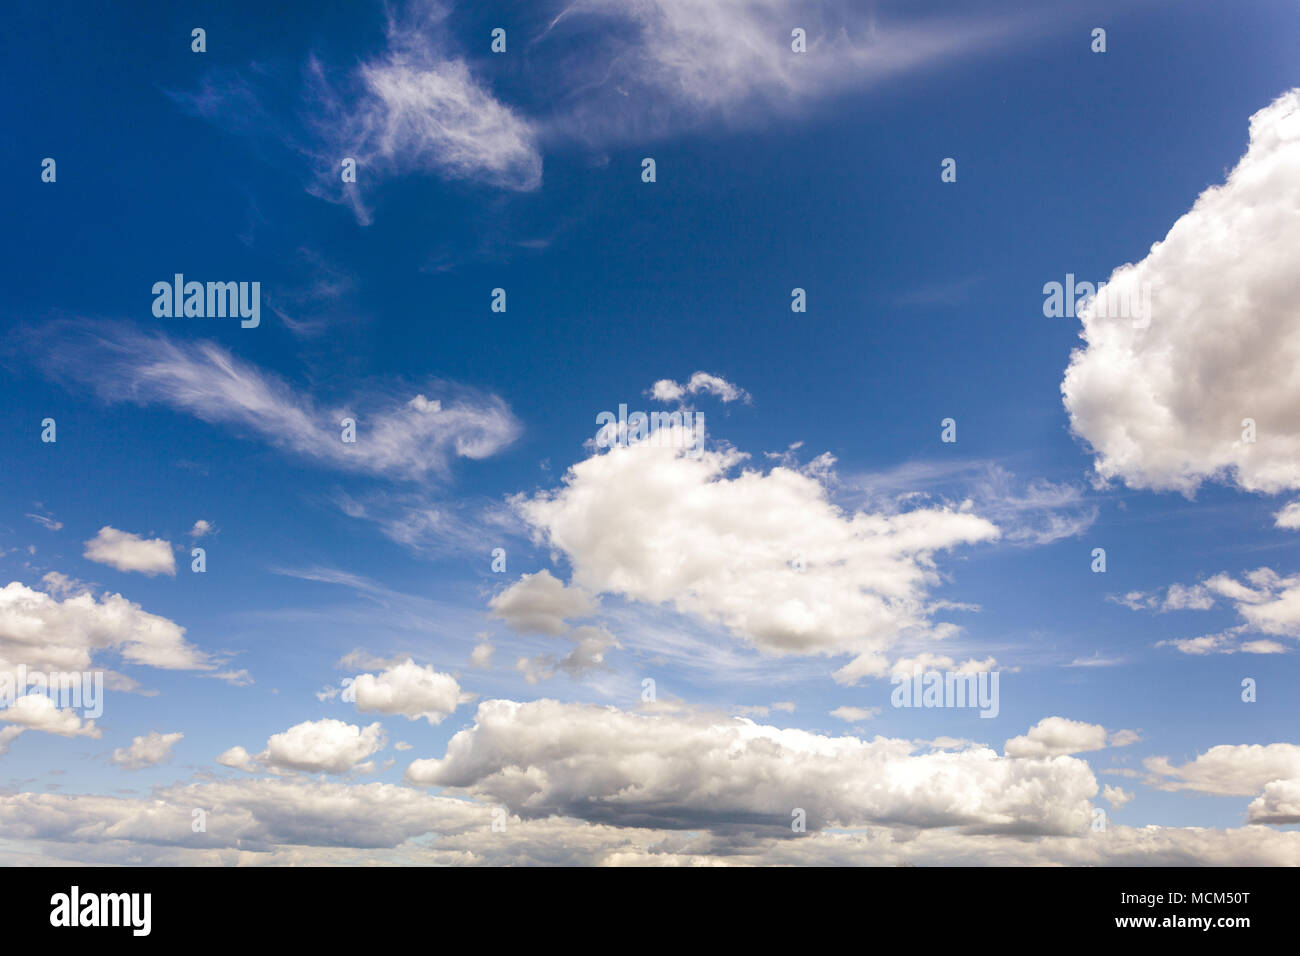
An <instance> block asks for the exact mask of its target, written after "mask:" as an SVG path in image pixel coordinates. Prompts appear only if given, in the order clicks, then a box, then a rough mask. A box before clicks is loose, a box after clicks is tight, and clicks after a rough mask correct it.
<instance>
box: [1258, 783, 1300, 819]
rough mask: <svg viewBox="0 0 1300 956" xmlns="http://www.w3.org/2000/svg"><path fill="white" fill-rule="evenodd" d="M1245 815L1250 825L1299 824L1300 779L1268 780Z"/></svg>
mask: <svg viewBox="0 0 1300 956" xmlns="http://www.w3.org/2000/svg"><path fill="white" fill-rule="evenodd" d="M1246 814H1247V819H1248V820H1250V822H1251V823H1273V824H1279V825H1281V824H1287V823H1300V779H1290V780H1270V781H1269V782H1268V783H1266V784H1264V792H1263V793H1261V794H1260V795H1259V796H1258V797H1256V798H1255V799H1254V800H1252V801H1251V802H1250V806H1249V807H1248V808H1247V811H1246Z"/></svg>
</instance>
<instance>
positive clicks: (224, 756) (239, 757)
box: [217, 747, 259, 773]
mask: <svg viewBox="0 0 1300 956" xmlns="http://www.w3.org/2000/svg"><path fill="white" fill-rule="evenodd" d="M217 763H219V764H221V765H222V766H223V767H232V768H234V769H235V770H243V771H246V772H247V773H256V772H257V770H258V769H259V768H258V766H257V761H256V760H254V759H253V757H252V755H251V754H250V753H249V752H248V751H247V750H245V749H244V748H243V747H231V748H230V749H229V750H223V751H222V752H221V754H220V755H219V756H218V757H217Z"/></svg>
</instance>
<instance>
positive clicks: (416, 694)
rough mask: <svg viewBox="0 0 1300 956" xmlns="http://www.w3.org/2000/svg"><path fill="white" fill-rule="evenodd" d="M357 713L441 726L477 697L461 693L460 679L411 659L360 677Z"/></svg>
mask: <svg viewBox="0 0 1300 956" xmlns="http://www.w3.org/2000/svg"><path fill="white" fill-rule="evenodd" d="M352 689H353V691H354V692H355V694H356V703H357V710H359V711H361V712H362V713H379V714H401V715H403V716H404V717H406V719H407V720H418V719H419V718H421V717H423V718H424V719H425V720H426V721H428V722H429V723H430V724H438V723H441V722H442V720H443V718H444V717H446V716H447V715H448V714H450V713H452V712H453V711H454V710H455V709H456V708H457V707H459V706H460V705H461V704H462V703H465V702H467V701H469V700H472V699H473V695H471V694H464V693H461V689H460V685H459V684H458V683H456V678H454V677H452V676H451V675H450V674H441V673H439V672H438V671H436V670H434V669H433V668H432V667H421V666H420V665H418V664H416V663H415V661H413V660H411V659H410V658H407V659H406V660H405V661H403V662H402V663H400V664H396V665H394V666H392V667H389V668H388V669H387V670H384V671H382V672H381V673H379V674H359V675H358V676H357V677H356V678H355V680H354V681H353V684H352Z"/></svg>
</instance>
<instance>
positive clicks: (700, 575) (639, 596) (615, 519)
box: [515, 429, 998, 680]
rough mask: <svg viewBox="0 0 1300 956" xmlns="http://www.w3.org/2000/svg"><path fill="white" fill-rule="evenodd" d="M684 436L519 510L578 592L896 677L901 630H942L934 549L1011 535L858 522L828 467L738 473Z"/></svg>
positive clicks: (625, 453)
mask: <svg viewBox="0 0 1300 956" xmlns="http://www.w3.org/2000/svg"><path fill="white" fill-rule="evenodd" d="M666 430H667V431H668V432H669V433H670V436H671V435H672V432H673V431H674V430H673V429H666ZM678 437H681V438H682V440H681V441H675V440H674V439H673V438H672V437H670V438H669V439H668V440H662V441H661V440H654V441H643V442H634V443H632V444H631V445H628V446H615V447H613V448H611V449H609V450H608V451H606V452H604V453H596V454H594V455H593V456H592V457H591V458H588V459H587V460H585V461H582V462H580V463H578V464H577V465H575V466H574V467H573V468H572V469H570V470H569V472H568V473H567V474H566V475H565V477H564V486H563V487H562V488H560V489H558V490H555V491H553V492H550V493H542V494H538V495H536V496H534V497H532V498H525V497H519V498H517V499H515V506H516V507H517V508H518V510H519V512H520V513H521V514H522V515H523V517H524V518H525V519H526V520H527V521H528V522H529V523H530V524H531V525H532V526H533V527H534V528H535V529H536V530H537V532H538V533H539V534H540V536H541V537H543V538H544V539H545V541H546V542H547V543H548V544H550V545H551V546H552V547H554V548H557V549H558V550H560V551H562V552H563V553H564V554H565V555H566V556H567V557H568V559H569V560H570V561H571V562H572V565H573V582H574V584H576V585H577V586H578V587H580V588H583V589H585V590H586V591H589V592H593V593H600V592H604V593H612V594H618V595H622V596H624V597H627V598H631V599H634V600H637V601H642V602H647V603H651V604H659V603H668V604H671V605H672V606H673V607H674V608H676V609H677V610H678V611H680V612H683V613H686V614H691V615H694V616H697V617H699V618H701V619H703V620H705V621H709V622H713V623H721V624H723V625H725V626H726V627H727V628H729V629H730V630H731V631H732V633H733V634H734V635H736V636H737V637H739V638H741V639H743V640H745V641H747V642H750V643H752V644H753V645H755V646H757V647H759V648H761V649H762V650H765V651H769V652H772V653H776V654H844V653H855V654H858V655H860V657H859V658H858V660H857V663H856V664H854V665H852V672H851V673H845V674H842V675H841V676H842V677H845V679H848V680H853V679H856V677H860V676H864V675H866V674H879V673H883V672H884V669H885V662H884V660H883V658H881V657H880V652H881V651H883V650H885V649H887V648H888V647H890V646H891V645H892V644H893V643H894V642H895V640H896V639H897V638H898V637H899V636H900V634H902V633H904V632H913V633H915V634H921V633H924V632H927V631H930V630H932V625H931V622H930V620H929V617H930V613H931V610H932V609H931V608H930V606H929V605H928V604H927V601H926V593H927V591H928V589H929V588H930V587H931V586H933V585H934V584H936V583H937V582H938V580H939V577H938V574H937V573H936V571H935V569H934V566H933V561H932V555H933V554H934V552H936V551H940V550H943V549H950V548H953V547H956V546H958V545H961V544H967V543H971V542H978V541H987V540H990V539H993V538H996V537H997V535H998V529H997V528H996V527H995V526H994V525H993V524H992V523H991V522H989V521H987V520H985V519H983V518H981V517H979V516H977V515H975V514H973V513H970V512H969V511H964V510H960V509H952V508H926V509H917V510H913V511H907V512H903V513H898V514H873V513H869V512H856V513H846V512H845V511H843V510H841V509H840V508H839V507H837V506H836V505H835V504H833V503H832V502H831V501H830V500H829V496H828V492H827V488H826V485H825V484H824V483H823V480H822V478H821V476H820V474H819V473H818V472H817V471H815V470H811V469H809V470H807V471H805V472H800V471H798V470H795V469H793V468H789V467H775V468H772V469H771V470H770V471H768V472H767V473H762V472H759V471H754V470H744V471H742V472H741V473H740V474H737V475H735V476H730V475H729V473H730V472H732V471H734V470H736V469H737V467H738V466H739V465H740V464H741V462H742V461H743V456H742V455H740V454H737V453H735V452H733V451H706V452H704V453H703V454H702V455H701V456H700V457H699V458H692V457H690V456H689V455H687V454H683V453H682V451H681V449H682V448H684V447H685V446H686V445H687V442H686V441H685V438H684V437H682V436H678ZM611 529H617V533H611Z"/></svg>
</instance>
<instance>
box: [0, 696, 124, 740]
mask: <svg viewBox="0 0 1300 956" xmlns="http://www.w3.org/2000/svg"><path fill="white" fill-rule="evenodd" d="M0 721H4V722H6V723H8V724H12V725H13V726H14V727H17V728H21V729H22V730H37V731H40V732H41V733H46V734H57V735H58V736H60V737H95V738H99V737H101V736H103V734H102V733H101V732H100V730H99V728H97V727H96V726H95V722H94V721H93V720H83V719H82V718H81V717H80V716H79V715H78V714H77V712H76V710H74V709H73V708H71V707H66V708H64V709H63V710H60V709H59V708H58V705H56V704H55V703H54V701H53V700H51V699H50V698H49V697H46V696H45V695H44V694H25V695H24V696H22V697H19V698H18V699H17V700H15V701H14V702H13V703H12V704H11V705H10V706H8V707H6V708H5V709H4V710H0ZM13 736H17V734H14V735H13ZM9 739H10V740H12V739H13V738H12V737H10V738H9ZM6 745H7V742H6Z"/></svg>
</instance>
